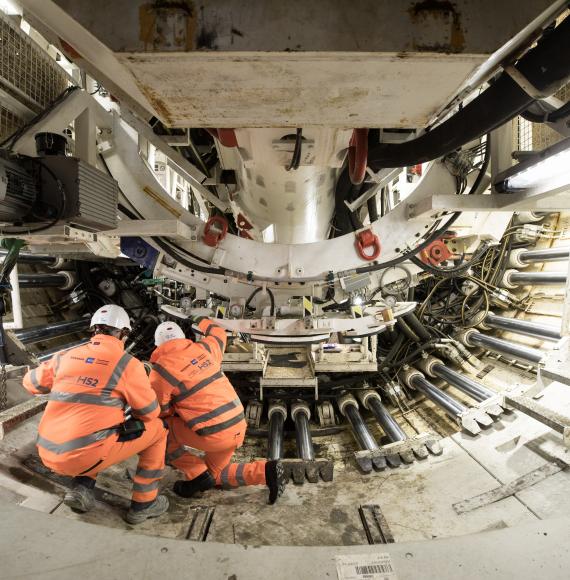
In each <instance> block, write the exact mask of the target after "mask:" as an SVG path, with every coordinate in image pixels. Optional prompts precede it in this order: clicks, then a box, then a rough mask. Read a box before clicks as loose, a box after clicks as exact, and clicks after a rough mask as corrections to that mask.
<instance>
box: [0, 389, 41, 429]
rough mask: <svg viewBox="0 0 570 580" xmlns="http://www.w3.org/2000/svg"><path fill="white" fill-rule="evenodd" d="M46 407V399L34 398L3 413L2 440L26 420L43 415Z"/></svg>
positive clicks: (0, 416) (1, 419)
mask: <svg viewBox="0 0 570 580" xmlns="http://www.w3.org/2000/svg"><path fill="white" fill-rule="evenodd" d="M46 405H47V398H46V397H34V398H33V399H28V400H27V401H24V402H23V403H20V404H18V405H15V406H13V407H10V408H9V409H6V410H5V411H2V412H1V413H0V439H3V438H4V435H5V434H6V433H8V431H11V430H12V429H14V428H15V427H17V426H18V425H19V424H20V423H23V422H24V421H25V420H26V419H29V418H30V417H33V416H34V415H37V414H38V413H41V412H42V411H43V410H44V408H45V406H46Z"/></svg>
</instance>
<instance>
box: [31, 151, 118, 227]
mask: <svg viewBox="0 0 570 580" xmlns="http://www.w3.org/2000/svg"><path fill="white" fill-rule="evenodd" d="M41 164H42V165H43V166H44V167H43V168H42V169H41V188H40V192H41V193H40V198H41V201H42V202H43V203H47V204H49V205H52V206H55V207H60V206H61V199H62V191H61V189H63V192H64V194H65V198H66V208H65V211H64V214H63V216H62V218H61V219H62V220H65V221H66V222H67V223H69V224H70V225H77V226H80V227H83V228H88V229H90V230H93V231H102V230H111V229H115V228H116V227H117V206H118V201H119V186H118V184H117V182H116V181H115V180H114V179H113V178H112V177H110V176H108V175H107V174H105V173H103V172H102V171H99V170H98V169H96V168H95V167H93V166H92V165H89V164H88V163H86V162H85V161H82V160H80V159H77V158H76V157H65V156H59V155H54V156H46V157H43V158H42V160H41Z"/></svg>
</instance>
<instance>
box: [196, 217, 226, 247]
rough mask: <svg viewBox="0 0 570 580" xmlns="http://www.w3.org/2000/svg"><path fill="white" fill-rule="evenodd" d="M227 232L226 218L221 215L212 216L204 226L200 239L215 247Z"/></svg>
mask: <svg viewBox="0 0 570 580" xmlns="http://www.w3.org/2000/svg"><path fill="white" fill-rule="evenodd" d="M227 233H228V220H227V219H226V218H225V217H224V216H223V215H215V216H212V217H211V218H210V219H209V220H208V221H207V222H206V225H205V226H204V235H203V237H202V241H203V242H204V243H205V244H206V245H207V246H210V247H212V248H215V247H216V246H217V245H218V244H219V243H220V242H221V241H222V240H223V239H224V238H225V237H226V234H227Z"/></svg>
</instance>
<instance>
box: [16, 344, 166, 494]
mask: <svg viewBox="0 0 570 580" xmlns="http://www.w3.org/2000/svg"><path fill="white" fill-rule="evenodd" d="M24 387H25V388H26V389H27V390H28V391H30V393H32V394H34V395H40V394H41V395H43V394H49V397H48V404H47V406H46V409H45V411H44V414H43V417H42V419H41V421H40V425H39V434H38V440H37V446H38V452H39V455H40V458H41V460H42V462H43V463H44V465H45V466H46V467H48V468H49V469H51V470H52V471H55V472H56V473H60V474H62V475H70V476H74V477H75V476H78V475H82V476H87V477H92V478H95V477H96V476H97V474H98V473H99V472H100V471H103V470H104V469H106V468H107V467H109V466H111V465H114V464H116V463H120V462H121V461H124V460H125V459H127V458H129V457H131V456H132V455H135V454H138V455H139V462H138V467H137V471H136V474H135V477H134V485H133V496H132V499H133V501H136V502H148V501H152V500H154V499H155V498H156V496H157V494H158V484H159V481H160V479H161V478H162V475H163V472H164V454H165V450H166V429H165V427H164V425H163V423H162V420H161V419H159V418H158V416H159V413H160V409H159V406H158V401H157V400H156V395H155V393H154V391H153V390H152V388H151V386H150V382H149V379H148V377H147V375H146V372H145V370H144V366H143V364H142V363H141V362H140V361H139V360H137V359H136V358H134V357H132V356H131V355H130V354H128V353H126V352H125V350H124V346H123V343H122V341H120V340H119V339H117V338H115V337H113V336H107V335H101V334H98V335H95V336H94V337H93V338H92V339H91V341H90V342H89V343H87V344H85V345H82V346H79V347H77V348H74V349H72V350H69V351H66V352H64V353H62V354H57V355H55V356H54V357H53V358H52V359H50V360H49V361H48V362H45V363H42V364H41V365H40V366H39V367H38V368H36V369H33V370H31V371H29V372H28V373H27V374H26V376H25V377H24ZM127 406H129V407H130V408H131V414H132V415H133V416H134V417H136V418H137V419H140V420H141V421H144V425H145V431H144V433H143V434H142V435H141V436H140V437H139V438H138V439H133V440H132V441H125V442H119V441H117V438H118V435H117V432H118V430H117V428H116V427H117V426H118V425H120V424H121V423H123V422H124V420H125V412H124V411H125V409H126V407H127Z"/></svg>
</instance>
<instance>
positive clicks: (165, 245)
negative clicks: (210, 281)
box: [119, 204, 226, 276]
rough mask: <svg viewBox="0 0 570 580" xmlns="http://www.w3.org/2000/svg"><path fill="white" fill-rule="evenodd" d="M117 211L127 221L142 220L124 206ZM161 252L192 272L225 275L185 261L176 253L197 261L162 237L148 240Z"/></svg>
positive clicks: (215, 269)
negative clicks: (181, 253) (186, 255)
mask: <svg viewBox="0 0 570 580" xmlns="http://www.w3.org/2000/svg"><path fill="white" fill-rule="evenodd" d="M119 211H121V212H122V213H124V214H125V215H126V216H127V217H128V218H129V219H132V220H139V219H144V218H142V216H141V217H139V216H137V215H136V214H135V213H134V212H132V211H131V210H129V209H128V208H126V207H125V206H124V205H122V204H119ZM150 239H151V240H152V241H153V242H154V243H155V244H156V245H157V246H158V247H159V248H160V249H161V250H162V251H163V252H166V253H167V254H168V255H169V256H170V257H172V258H173V259H174V260H176V261H177V262H180V263H181V264H183V265H184V266H186V267H187V268H190V269H192V270H196V271H198V272H203V273H204V274H220V275H222V276H224V275H225V274H226V270H225V268H217V267H216V268H211V267H209V266H205V265H202V264H196V263H195V262H191V261H190V260H187V259H186V258H184V257H183V256H181V255H180V253H178V251H180V252H183V253H185V254H188V255H190V256H191V257H193V258H196V259H199V258H197V257H196V256H194V255H193V254H190V252H188V251H187V250H184V248H181V247H180V246H177V245H176V244H174V243H173V242H170V241H168V240H166V239H165V238H162V237H157V236H154V237H152V236H151V238H150ZM173 247H176V248H177V249H178V251H177V250H175V249H173Z"/></svg>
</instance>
